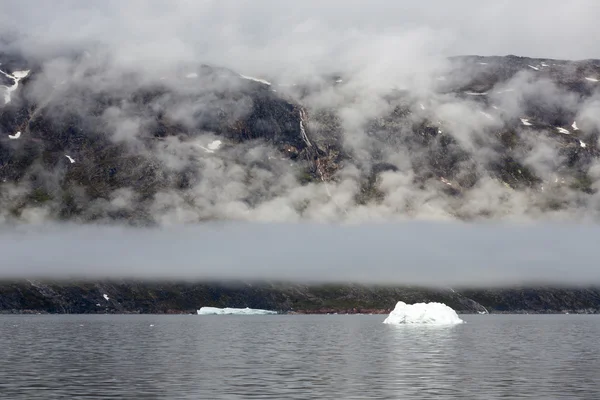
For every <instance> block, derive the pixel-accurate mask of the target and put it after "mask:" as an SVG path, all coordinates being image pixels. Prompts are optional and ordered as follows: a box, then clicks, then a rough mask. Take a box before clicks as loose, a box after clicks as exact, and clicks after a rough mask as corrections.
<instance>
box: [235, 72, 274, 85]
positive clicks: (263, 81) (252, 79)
mask: <svg viewBox="0 0 600 400" xmlns="http://www.w3.org/2000/svg"><path fill="white" fill-rule="evenodd" d="M240 76H241V77H242V78H244V79H248V80H250V81H254V82H259V83H264V84H265V85H270V84H271V82H268V81H265V80H264V79H259V78H253V77H251V76H246V75H241V74H240Z"/></svg>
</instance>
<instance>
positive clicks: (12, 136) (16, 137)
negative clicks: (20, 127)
mask: <svg viewBox="0 0 600 400" xmlns="http://www.w3.org/2000/svg"><path fill="white" fill-rule="evenodd" d="M20 137H21V131H19V132H17V133H15V134H14V135H8V138H9V139H18V138H20Z"/></svg>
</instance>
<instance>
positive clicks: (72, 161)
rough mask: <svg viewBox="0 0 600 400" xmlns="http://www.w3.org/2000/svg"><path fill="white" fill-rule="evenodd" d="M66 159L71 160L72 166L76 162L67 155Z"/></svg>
mask: <svg viewBox="0 0 600 400" xmlns="http://www.w3.org/2000/svg"><path fill="white" fill-rule="evenodd" d="M65 157H67V158H68V159H69V161H71V164H73V163H74V162H75V160H74V159H73V158H72V157H71V156H68V155H66V154H65Z"/></svg>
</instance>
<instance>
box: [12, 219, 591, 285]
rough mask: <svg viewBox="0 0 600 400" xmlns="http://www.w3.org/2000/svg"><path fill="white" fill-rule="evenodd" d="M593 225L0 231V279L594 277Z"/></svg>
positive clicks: (505, 281)
mask: <svg viewBox="0 0 600 400" xmlns="http://www.w3.org/2000/svg"><path fill="white" fill-rule="evenodd" d="M599 232H600V227H597V226H595V225H564V224H540V225H537V224H536V225H516V224H512V225H509V224H466V223H422V222H421V223H419V222H411V223H404V224H367V225H328V224H217V223H214V224H204V225H190V226H172V227H168V228H160V229H135V228H125V227H111V226H94V225H87V226H77V225H37V226H36V225H19V226H10V227H9V226H3V227H2V228H1V229H0V254H2V265H1V266H0V277H2V278H24V277H36V278H106V277H111V278H146V279H155V278H158V279H160V278H163V279H167V278H168V279H174V278H184V279H200V280H202V279H246V280H291V281H300V282H360V283H385V284H422V285H428V286H431V285H459V286H461V285H464V286H479V285H482V286H494V285H510V284H519V283H530V284H534V283H535V284H545V283H548V284H570V285H579V284H581V285H583V284H585V285H589V284H594V283H598V277H597V268H596V260H597V255H596V251H595V249H596V238H597V237H598V233H599Z"/></svg>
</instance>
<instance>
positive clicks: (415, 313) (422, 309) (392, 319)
mask: <svg viewBox="0 0 600 400" xmlns="http://www.w3.org/2000/svg"><path fill="white" fill-rule="evenodd" d="M383 323H384V324H391V325H404V324H408V325H417V324H424V325H455V324H462V323H464V321H463V320H462V319H460V318H459V317H458V314H456V311H454V310H453V309H452V308H450V307H448V306H447V305H445V304H443V303H415V304H406V303H405V302H403V301H399V302H398V303H397V304H396V307H395V308H394V310H393V311H392V312H391V313H390V315H389V316H388V317H387V318H386V319H385V321H383Z"/></svg>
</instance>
